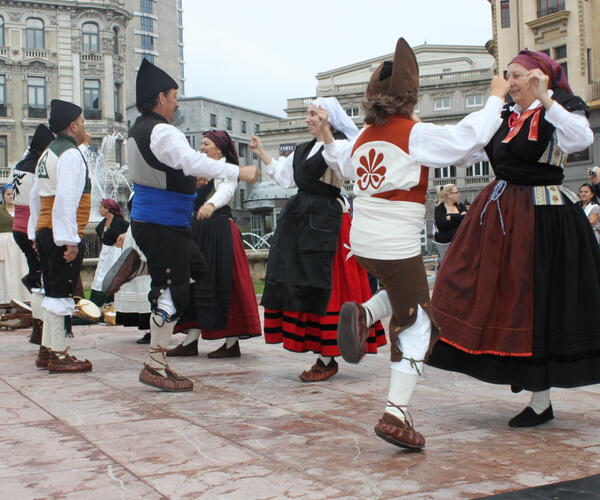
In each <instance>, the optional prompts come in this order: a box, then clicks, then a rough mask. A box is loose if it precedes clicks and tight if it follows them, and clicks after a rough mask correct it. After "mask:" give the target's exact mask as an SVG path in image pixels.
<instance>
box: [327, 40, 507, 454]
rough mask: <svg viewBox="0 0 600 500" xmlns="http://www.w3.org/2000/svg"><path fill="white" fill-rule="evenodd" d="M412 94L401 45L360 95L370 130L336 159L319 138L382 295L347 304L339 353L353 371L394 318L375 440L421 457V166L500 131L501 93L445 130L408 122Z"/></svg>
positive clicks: (411, 72)
mask: <svg viewBox="0 0 600 500" xmlns="http://www.w3.org/2000/svg"><path fill="white" fill-rule="evenodd" d="M418 88H419V67H418V65H417V60H416V57H415V55H414V53H413V51H412V49H411V48H410V46H409V45H408V44H407V43H406V41H405V40H404V39H403V38H401V39H399V40H398V43H397V44H396V52H395V54H394V60H393V61H385V62H384V63H382V64H381V65H380V66H379V67H378V68H377V69H376V70H375V72H374V73H373V75H372V77H371V80H370V81H369V84H368V86H367V90H366V101H365V103H364V109H365V123H366V124H367V126H366V127H365V128H364V129H363V130H362V131H361V134H360V135H359V136H358V138H357V139H356V141H354V143H353V144H352V145H351V146H349V147H348V148H347V151H346V152H345V154H343V155H340V151H339V150H337V149H336V148H338V146H337V145H336V144H335V143H334V141H333V138H332V137H327V138H326V139H325V143H326V145H325V153H324V156H325V157H326V158H327V157H328V156H331V158H336V157H337V158H342V159H341V160H339V161H340V165H339V168H340V169H341V170H342V172H343V174H344V176H345V177H347V178H350V179H353V180H355V181H356V182H355V185H354V194H355V195H356V198H355V200H354V217H353V221H352V229H351V231H350V244H351V247H352V252H353V253H354V254H355V255H356V256H357V259H358V261H359V262H360V264H361V265H362V266H363V267H364V268H365V269H367V271H368V272H369V273H371V274H373V275H374V276H376V277H377V278H379V280H380V281H381V283H382V284H383V286H384V288H385V292H382V293H379V294H376V295H375V296H374V297H373V298H372V299H371V300H369V301H368V302H366V303H365V304H357V303H355V302H347V303H346V304H344V306H343V307H342V310H341V313H340V321H339V325H338V343H339V346H340V351H341V353H342V356H343V357H344V359H345V360H346V361H349V362H351V363H358V362H359V361H360V359H361V358H362V356H363V355H364V353H365V350H366V345H365V342H366V339H367V327H368V326H370V325H371V324H372V323H373V322H374V321H376V320H379V319H383V317H385V316H387V315H389V314H391V316H392V318H391V321H390V331H389V335H390V344H391V360H392V364H391V379H390V389H389V394H388V403H387V405H386V408H385V412H384V414H383V416H382V418H381V419H380V420H379V423H378V424H377V425H376V426H375V433H376V434H377V435H378V436H379V437H381V438H382V439H385V440H386V441H388V442H390V443H392V444H394V445H396V446H400V447H404V448H411V449H421V448H423V446H425V438H424V437H423V436H422V435H421V434H420V433H419V432H417V431H416V430H415V429H414V428H413V424H412V420H411V418H410V416H409V414H408V410H407V407H408V404H409V401H410V398H411V395H412V392H413V390H414V387H415V385H416V382H417V378H418V376H419V375H420V373H421V370H422V366H423V361H424V359H425V357H426V356H427V353H428V351H429V350H430V347H431V346H433V344H434V343H435V341H436V340H437V337H438V334H439V332H438V328H437V326H436V324H435V321H434V320H433V317H432V313H431V307H430V298H429V288H428V284H427V276H426V274H425V268H424V266H423V259H422V256H421V230H422V228H423V226H424V223H425V195H426V192H427V181H428V176H429V171H428V170H427V168H426V167H425V165H427V166H429V167H444V166H447V165H449V164H459V163H460V161H461V160H463V159H465V157H467V156H468V155H469V153H470V152H471V151H474V150H477V149H479V148H480V147H482V146H483V145H485V144H487V142H488V141H489V140H490V138H491V137H492V135H493V134H494V132H495V131H496V129H497V128H498V127H499V126H500V123H501V120H500V112H501V110H502V105H503V102H504V101H503V98H504V96H505V95H506V93H507V91H508V85H507V83H506V81H505V80H504V79H503V78H499V77H494V79H493V80H492V83H491V86H490V94H491V97H490V98H489V99H488V101H487V103H486V105H485V106H484V108H483V109H482V110H480V111H478V112H476V113H472V114H470V115H469V116H467V117H466V118H464V119H463V120H462V121H461V122H459V123H458V124H456V125H450V126H437V125H433V124H425V123H417V122H416V121H415V119H414V117H413V111H414V107H415V104H416V103H417V91H418ZM324 128H325V127H324Z"/></svg>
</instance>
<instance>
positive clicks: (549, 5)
mask: <svg viewBox="0 0 600 500" xmlns="http://www.w3.org/2000/svg"><path fill="white" fill-rule="evenodd" d="M537 5H538V17H543V16H547V15H548V14H553V13H554V12H559V11H561V10H565V0H538V3H537Z"/></svg>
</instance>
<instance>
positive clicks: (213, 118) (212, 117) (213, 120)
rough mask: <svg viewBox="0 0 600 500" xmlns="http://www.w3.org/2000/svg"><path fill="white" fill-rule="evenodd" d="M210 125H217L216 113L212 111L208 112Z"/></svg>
mask: <svg viewBox="0 0 600 500" xmlns="http://www.w3.org/2000/svg"><path fill="white" fill-rule="evenodd" d="M210 126H211V127H216V126H217V115H215V114H214V113H211V114H210Z"/></svg>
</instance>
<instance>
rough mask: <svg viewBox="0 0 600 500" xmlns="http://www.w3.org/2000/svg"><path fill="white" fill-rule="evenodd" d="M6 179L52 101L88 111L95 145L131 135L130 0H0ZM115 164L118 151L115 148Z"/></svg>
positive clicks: (0, 112) (1, 171) (0, 157)
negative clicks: (128, 75)
mask: <svg viewBox="0 0 600 500" xmlns="http://www.w3.org/2000/svg"><path fill="white" fill-rule="evenodd" d="M0 6H1V9H0V183H4V182H6V180H7V178H8V174H9V171H10V167H12V165H13V164H14V163H16V162H17V161H18V160H19V159H21V157H22V155H23V152H24V151H25V149H26V148H27V146H28V143H29V139H30V137H31V136H32V134H33V131H34V130H35V128H36V127H37V125H38V124H39V123H47V121H48V115H49V106H50V101H51V100H52V99H53V98H59V99H64V100H67V101H72V102H74V103H76V104H78V105H80V106H81V107H82V108H83V109H84V116H85V119H86V128H87V130H88V132H89V133H90V134H91V135H92V137H94V140H95V142H96V143H97V142H98V141H100V140H101V138H102V137H103V136H105V135H108V134H113V133H121V134H123V135H124V134H125V133H126V124H125V121H124V113H125V101H124V88H125V84H126V72H125V69H126V67H125V60H126V46H125V38H126V37H125V33H126V29H127V24H128V22H129V19H130V18H131V15H130V14H129V12H128V11H127V9H126V7H125V2H124V0H114V1H107V0H88V1H86V2H72V1H68V0H62V1H54V2H44V1H17V0H1V1H0ZM115 154H116V155H117V157H116V158H114V159H115V160H116V161H119V157H118V155H119V154H120V149H119V148H118V147H117V150H116V153H115Z"/></svg>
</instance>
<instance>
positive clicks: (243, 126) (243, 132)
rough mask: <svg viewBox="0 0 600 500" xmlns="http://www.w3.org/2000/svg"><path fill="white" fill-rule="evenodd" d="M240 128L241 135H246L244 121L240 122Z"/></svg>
mask: <svg viewBox="0 0 600 500" xmlns="http://www.w3.org/2000/svg"><path fill="white" fill-rule="evenodd" d="M240 128H241V130H242V134H245V133H246V120H242V123H241V124H240Z"/></svg>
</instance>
